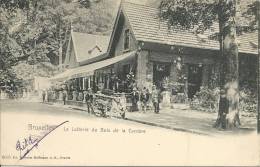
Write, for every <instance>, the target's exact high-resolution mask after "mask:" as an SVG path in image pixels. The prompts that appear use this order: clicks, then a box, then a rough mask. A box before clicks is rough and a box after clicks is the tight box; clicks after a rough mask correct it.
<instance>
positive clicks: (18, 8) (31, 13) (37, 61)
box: [0, 0, 113, 80]
mask: <svg viewBox="0 0 260 167" xmlns="http://www.w3.org/2000/svg"><path fill="white" fill-rule="evenodd" d="M101 1H102V3H99V2H101ZM110 1H111V0H107V1H104V2H103V0H48V1H45V0H12V1H6V0H0V13H1V15H0V55H1V56H0V78H5V77H6V76H9V78H8V79H11V80H15V79H16V78H17V75H16V72H18V73H19V70H15V69H17V68H16V66H17V67H21V66H26V67H29V66H32V65H35V66H37V67H39V68H37V70H39V71H45V73H46V74H43V73H42V72H41V74H40V75H41V76H43V75H45V76H49V74H48V73H49V72H48V70H50V69H49V68H45V67H46V66H44V65H43V64H49V65H47V66H51V64H54V65H57V64H58V56H59V55H60V52H59V48H60V47H61V46H62V45H63V47H62V48H63V50H62V54H63V55H65V54H64V53H65V51H66V47H65V46H66V43H67V41H68V39H69V35H70V28H71V25H73V27H74V28H73V29H74V30H76V31H81V32H88V33H101V34H103V33H104V34H107V33H108V32H109V30H110V26H111V23H112V19H113V18H112V14H111V13H109V12H105V11H107V10H104V8H111V10H113V4H111V3H110ZM100 14H102V15H100ZM21 61H22V64H23V65H20V63H19V62H21ZM25 64H27V65H25ZM12 67H14V68H12ZM40 68H42V69H40ZM53 70H55V69H54V68H52V69H51V70H50V72H51V73H53V72H55V71H53ZM7 73H9V74H7ZM35 74H36V73H35V71H33V70H29V73H28V75H27V76H26V77H22V78H23V79H25V78H28V76H35ZM19 75H20V74H18V78H20V77H19ZM20 76H21V75H20Z"/></svg>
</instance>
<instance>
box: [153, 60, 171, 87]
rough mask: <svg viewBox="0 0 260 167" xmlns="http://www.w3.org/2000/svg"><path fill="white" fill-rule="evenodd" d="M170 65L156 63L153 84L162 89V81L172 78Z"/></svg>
mask: <svg viewBox="0 0 260 167" xmlns="http://www.w3.org/2000/svg"><path fill="white" fill-rule="evenodd" d="M170 68H171V64H170V63H160V62H154V65H153V82H154V84H155V85H156V86H157V87H158V88H160V89H161V88H162V81H163V79H164V78H165V77H169V76H170Z"/></svg>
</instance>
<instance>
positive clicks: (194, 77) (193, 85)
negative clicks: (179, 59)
mask: <svg viewBox="0 0 260 167" xmlns="http://www.w3.org/2000/svg"><path fill="white" fill-rule="evenodd" d="M202 69H203V67H202V66H199V65H197V64H189V65H188V70H189V71H188V97H189V98H193V96H194V95H195V94H196V92H198V91H199V90H200V86H201V84H202Z"/></svg>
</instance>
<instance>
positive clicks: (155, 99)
mask: <svg viewBox="0 0 260 167" xmlns="http://www.w3.org/2000/svg"><path fill="white" fill-rule="evenodd" d="M152 102H153V107H154V112H155V113H156V114H158V113H159V102H160V101H159V91H158V89H157V88H156V86H155V85H153V87H152Z"/></svg>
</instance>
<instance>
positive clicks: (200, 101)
mask: <svg viewBox="0 0 260 167" xmlns="http://www.w3.org/2000/svg"><path fill="white" fill-rule="evenodd" d="M218 101H219V88H215V89H210V88H208V87H201V88H200V91H199V92H197V93H196V94H195V96H194V97H193V99H191V101H190V107H191V108H192V109H195V110H200V111H208V112H217V110H218Z"/></svg>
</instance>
